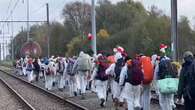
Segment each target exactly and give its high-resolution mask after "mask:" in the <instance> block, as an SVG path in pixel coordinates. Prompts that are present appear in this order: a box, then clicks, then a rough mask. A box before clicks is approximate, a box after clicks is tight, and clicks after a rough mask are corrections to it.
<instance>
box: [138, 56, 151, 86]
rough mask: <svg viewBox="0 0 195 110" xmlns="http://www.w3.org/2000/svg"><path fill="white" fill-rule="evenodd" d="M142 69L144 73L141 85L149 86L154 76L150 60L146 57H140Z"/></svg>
mask: <svg viewBox="0 0 195 110" xmlns="http://www.w3.org/2000/svg"><path fill="white" fill-rule="evenodd" d="M140 60H141V63H142V69H143V73H144V81H143V84H150V83H151V82H152V80H153V76H154V68H153V65H152V62H151V58H150V57H147V56H143V57H141V59H140Z"/></svg>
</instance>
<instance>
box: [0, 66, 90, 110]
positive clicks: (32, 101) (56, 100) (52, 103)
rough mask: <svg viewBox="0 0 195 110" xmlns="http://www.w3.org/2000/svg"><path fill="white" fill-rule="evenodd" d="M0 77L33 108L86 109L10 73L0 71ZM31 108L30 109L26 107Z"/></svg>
mask: <svg viewBox="0 0 195 110" xmlns="http://www.w3.org/2000/svg"><path fill="white" fill-rule="evenodd" d="M0 78H2V79H4V80H5V81H6V83H7V84H9V85H11V87H12V88H13V89H14V90H16V92H17V93H18V94H20V95H21V96H22V97H23V98H24V100H26V102H28V103H29V105H31V106H32V107H33V108H34V110H87V108H85V107H82V106H80V105H78V104H75V103H74V102H72V101H69V100H65V99H63V98H62V97H60V96H58V95H55V94H53V93H51V92H48V91H46V90H44V89H42V88H40V87H38V86H35V85H33V84H30V83H28V82H27V81H24V80H22V79H21V78H18V77H16V76H14V75H12V74H9V73H6V72H5V71H2V70H1V71H0ZM27 110H31V109H27Z"/></svg>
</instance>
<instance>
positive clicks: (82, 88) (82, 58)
mask: <svg viewBox="0 0 195 110" xmlns="http://www.w3.org/2000/svg"><path fill="white" fill-rule="evenodd" d="M91 66H92V64H91V59H90V56H89V55H87V54H85V53H84V52H80V54H79V57H78V59H77V60H76V62H75V64H74V66H73V69H74V68H76V69H77V72H78V74H77V75H76V80H77V85H78V90H79V92H80V94H81V95H82V99H84V94H85V93H86V87H87V80H88V75H89V72H90V70H91V68H92V67H91Z"/></svg>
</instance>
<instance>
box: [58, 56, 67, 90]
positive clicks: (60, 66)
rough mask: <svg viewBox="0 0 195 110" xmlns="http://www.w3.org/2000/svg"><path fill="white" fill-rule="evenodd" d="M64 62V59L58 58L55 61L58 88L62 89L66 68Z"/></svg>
mask: <svg viewBox="0 0 195 110" xmlns="http://www.w3.org/2000/svg"><path fill="white" fill-rule="evenodd" d="M66 65H67V64H66V62H65V59H63V58H59V59H58V62H57V66H56V67H57V68H56V69H57V75H58V89H59V90H60V91H63V88H64V87H65V71H66V70H65V69H66Z"/></svg>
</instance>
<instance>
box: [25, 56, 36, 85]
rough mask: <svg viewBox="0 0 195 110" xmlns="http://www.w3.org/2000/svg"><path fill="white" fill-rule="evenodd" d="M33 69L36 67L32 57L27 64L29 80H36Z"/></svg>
mask: <svg viewBox="0 0 195 110" xmlns="http://www.w3.org/2000/svg"><path fill="white" fill-rule="evenodd" d="M33 69H34V66H33V60H32V58H29V60H28V64H27V65H26V73H27V78H28V81H29V82H32V81H33V80H34V76H33Z"/></svg>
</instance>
